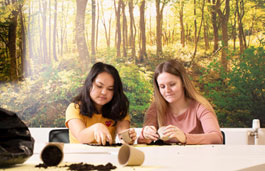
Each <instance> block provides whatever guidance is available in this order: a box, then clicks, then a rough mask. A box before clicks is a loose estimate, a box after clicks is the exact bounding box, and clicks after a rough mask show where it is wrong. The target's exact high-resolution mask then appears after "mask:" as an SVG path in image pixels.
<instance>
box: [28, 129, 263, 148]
mask: <svg viewBox="0 0 265 171" xmlns="http://www.w3.org/2000/svg"><path fill="white" fill-rule="evenodd" d="M51 129H55V128H29V130H30V132H31V135H32V136H33V138H34V139H35V142H36V143H46V142H48V141H49V140H48V136H49V132H50V130H51ZM56 129H58V128H56ZM221 130H222V131H224V132H225V140H226V145H246V144H248V145H253V144H254V137H253V136H250V135H249V132H251V131H252V129H251V128H221ZM136 133H137V135H138V136H139V135H140V133H141V128H136ZM258 135H259V137H258V144H259V145H265V128H260V129H259V130H258ZM116 142H118V141H117V139H116Z"/></svg>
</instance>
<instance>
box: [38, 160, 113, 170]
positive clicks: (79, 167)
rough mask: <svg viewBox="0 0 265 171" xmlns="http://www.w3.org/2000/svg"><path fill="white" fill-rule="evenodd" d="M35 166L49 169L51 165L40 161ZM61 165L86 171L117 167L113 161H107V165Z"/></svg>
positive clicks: (69, 168)
mask: <svg viewBox="0 0 265 171" xmlns="http://www.w3.org/2000/svg"><path fill="white" fill-rule="evenodd" d="M35 167H38V168H45V169H47V168H48V167H49V166H47V165H46V164H45V163H40V164H38V165H36V166H35ZM60 167H67V168H68V170H74V171H86V170H105V171H107V170H111V169H116V168H117V167H116V166H114V165H113V164H111V163H107V164H106V165H103V164H101V165H92V164H87V163H82V162H81V163H74V164H70V165H64V166H60Z"/></svg>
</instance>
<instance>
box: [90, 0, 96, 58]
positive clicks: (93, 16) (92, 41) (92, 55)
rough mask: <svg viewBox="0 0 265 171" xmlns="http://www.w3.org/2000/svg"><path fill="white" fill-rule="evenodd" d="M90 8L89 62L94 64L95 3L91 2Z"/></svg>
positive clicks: (93, 0) (92, 0)
mask: <svg viewBox="0 0 265 171" xmlns="http://www.w3.org/2000/svg"><path fill="white" fill-rule="evenodd" d="M91 6H92V24H91V26H92V27H91V62H92V63H95V61H96V59H95V55H96V49H95V35H96V32H95V29H96V2H95V0H91Z"/></svg>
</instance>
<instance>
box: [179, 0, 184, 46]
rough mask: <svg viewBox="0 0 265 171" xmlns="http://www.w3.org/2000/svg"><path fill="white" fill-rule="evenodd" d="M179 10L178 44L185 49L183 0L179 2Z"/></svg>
mask: <svg viewBox="0 0 265 171" xmlns="http://www.w3.org/2000/svg"><path fill="white" fill-rule="evenodd" d="M179 4H180V10H179V20H180V42H181V44H182V47H185V28H184V23H183V9H184V2H183V0H180V1H179Z"/></svg>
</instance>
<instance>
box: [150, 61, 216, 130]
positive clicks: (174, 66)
mask: <svg viewBox="0 0 265 171" xmlns="http://www.w3.org/2000/svg"><path fill="white" fill-rule="evenodd" d="M163 72H167V73H170V74H173V75H175V76H177V77H180V79H181V81H182V83H183V87H184V93H185V97H186V98H189V99H192V100H195V101H197V102H199V103H200V104H202V105H203V106H204V107H206V108H207V109H208V110H210V111H211V112H213V114H214V115H215V116H216V114H215V112H214V109H213V107H212V105H211V104H210V103H209V101H208V100H207V99H206V98H204V97H203V96H202V95H200V93H199V92H198V91H197V90H196V89H195V88H194V86H193V84H192V82H191V80H190V79H189V77H188V74H187V73H186V70H185V68H184V67H183V65H182V64H181V63H180V62H179V61H177V60H169V61H166V62H163V63H160V64H159V65H158V66H157V67H156V69H155V74H154V80H153V84H154V102H155V104H156V108H157V121H158V125H159V127H160V126H163V124H164V118H165V114H166V110H167V107H168V102H167V101H166V100H165V99H164V98H163V96H162V95H161V93H160V91H159V86H158V83H157V77H158V76H159V75H160V74H162V73H163Z"/></svg>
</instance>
